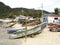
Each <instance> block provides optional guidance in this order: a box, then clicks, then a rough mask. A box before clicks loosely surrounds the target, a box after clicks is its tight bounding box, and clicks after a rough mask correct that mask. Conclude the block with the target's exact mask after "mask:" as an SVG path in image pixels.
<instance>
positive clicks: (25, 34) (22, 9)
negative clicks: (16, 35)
mask: <svg viewBox="0 0 60 45" xmlns="http://www.w3.org/2000/svg"><path fill="white" fill-rule="evenodd" d="M23 12H24V10H23V8H22V15H24V13H23ZM26 40H27V19H26V17H25V42H26Z"/></svg>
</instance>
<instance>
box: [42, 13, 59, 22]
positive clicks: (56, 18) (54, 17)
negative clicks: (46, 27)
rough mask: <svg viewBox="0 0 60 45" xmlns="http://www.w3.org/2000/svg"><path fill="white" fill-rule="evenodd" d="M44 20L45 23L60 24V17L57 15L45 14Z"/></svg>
mask: <svg viewBox="0 0 60 45" xmlns="http://www.w3.org/2000/svg"><path fill="white" fill-rule="evenodd" d="M42 18H43V22H47V23H59V22H60V16H57V15H55V14H45V15H44V16H43V17H42Z"/></svg>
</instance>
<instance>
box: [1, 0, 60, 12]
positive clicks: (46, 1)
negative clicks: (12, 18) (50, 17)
mask: <svg viewBox="0 0 60 45" xmlns="http://www.w3.org/2000/svg"><path fill="white" fill-rule="evenodd" d="M0 2H3V3H4V4H5V5H8V6H10V7H11V8H17V7H18V8H19V7H24V8H29V9H33V8H34V9H42V8H41V6H42V3H43V10H46V11H49V12H54V8H60V0H0Z"/></svg>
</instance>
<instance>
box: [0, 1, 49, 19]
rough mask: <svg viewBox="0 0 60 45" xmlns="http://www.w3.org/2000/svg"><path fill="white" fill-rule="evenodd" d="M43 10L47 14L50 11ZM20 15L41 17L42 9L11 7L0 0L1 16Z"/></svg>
mask: <svg viewBox="0 0 60 45" xmlns="http://www.w3.org/2000/svg"><path fill="white" fill-rule="evenodd" d="M22 9H23V11H22ZM22 12H23V13H22ZM43 12H44V13H46V14H47V13H48V14H49V13H50V12H47V11H45V10H44V11H43ZM18 15H25V16H34V17H38V15H39V17H41V16H42V10H36V9H27V8H11V7H9V6H7V5H5V4H4V3H2V2H0V18H14V17H15V16H18Z"/></svg>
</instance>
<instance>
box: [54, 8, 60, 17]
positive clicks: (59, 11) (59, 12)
mask: <svg viewBox="0 0 60 45" xmlns="http://www.w3.org/2000/svg"><path fill="white" fill-rule="evenodd" d="M55 14H57V15H59V16H60V9H59V8H55Z"/></svg>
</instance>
